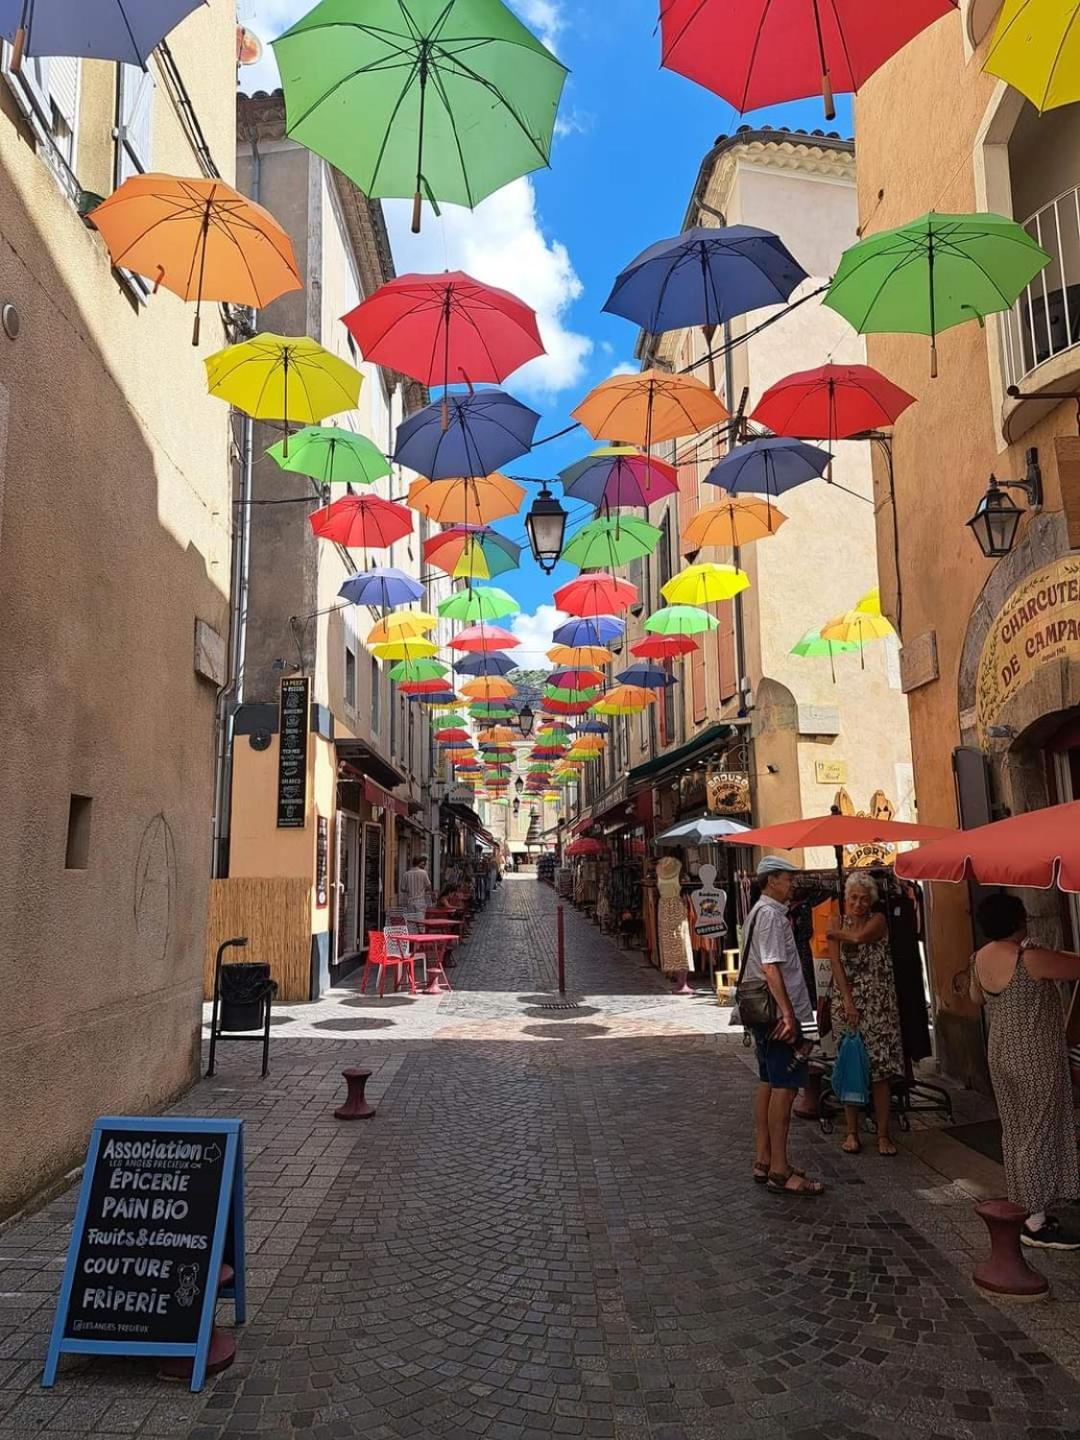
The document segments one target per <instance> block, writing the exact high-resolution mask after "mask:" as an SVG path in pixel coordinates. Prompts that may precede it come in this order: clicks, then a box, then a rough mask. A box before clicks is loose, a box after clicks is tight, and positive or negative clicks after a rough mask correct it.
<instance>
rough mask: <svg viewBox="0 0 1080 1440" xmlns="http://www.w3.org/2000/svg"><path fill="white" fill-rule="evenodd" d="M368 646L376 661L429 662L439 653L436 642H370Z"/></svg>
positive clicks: (417, 640) (416, 640)
mask: <svg viewBox="0 0 1080 1440" xmlns="http://www.w3.org/2000/svg"><path fill="white" fill-rule="evenodd" d="M368 644H369V646H370V649H371V653H372V654H373V655H374V656H375V658H376V660H427V659H429V658H430V657H431V656H432V655H437V654H438V653H439V647H438V645H436V644H435V642H434V640H422V639H415V640H381V641H378V642H373V641H371V640H369V641H368Z"/></svg>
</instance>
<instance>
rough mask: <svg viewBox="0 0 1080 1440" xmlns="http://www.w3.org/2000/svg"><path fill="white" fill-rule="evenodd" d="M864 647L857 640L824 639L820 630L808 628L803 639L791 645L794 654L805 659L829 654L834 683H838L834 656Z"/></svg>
mask: <svg viewBox="0 0 1080 1440" xmlns="http://www.w3.org/2000/svg"><path fill="white" fill-rule="evenodd" d="M861 648H862V647H861V646H860V645H859V643H858V641H857V640H824V639H822V635H821V631H820V630H808V631H807V632H806V634H805V635H804V636H803V637H802V639H801V640H800V641H799V642H798V643H797V644H795V645H793V646H792V647H791V653H792V655H799V656H802V657H803V658H804V659H817V658H819V657H822V656H826V655H827V656H828V658H829V669H830V670H831V672H832V678H833V684H834V685H835V684H836V665H835V662H834V657H835V656H836V655H843V654H845V653H846V652H848V651H850V650H860V649H861Z"/></svg>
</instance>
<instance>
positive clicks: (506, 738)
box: [476, 725, 521, 745]
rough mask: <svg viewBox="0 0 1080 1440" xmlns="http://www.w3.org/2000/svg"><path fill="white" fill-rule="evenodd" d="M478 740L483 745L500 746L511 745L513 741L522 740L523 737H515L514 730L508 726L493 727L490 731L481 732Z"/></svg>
mask: <svg viewBox="0 0 1080 1440" xmlns="http://www.w3.org/2000/svg"><path fill="white" fill-rule="evenodd" d="M476 738H477V740H478V741H479V742H480V744H481V745H483V744H485V743H486V742H490V743H492V744H495V745H499V744H502V743H506V744H509V743H510V742H511V741H513V740H520V739H521V736H520V735H515V734H514V732H513V730H511V729H510V728H509V727H508V726H506V725H493V726H492V727H491V729H490V730H481V731H480V734H479V735H477V737H476Z"/></svg>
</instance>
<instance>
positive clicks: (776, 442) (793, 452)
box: [705, 435, 832, 496]
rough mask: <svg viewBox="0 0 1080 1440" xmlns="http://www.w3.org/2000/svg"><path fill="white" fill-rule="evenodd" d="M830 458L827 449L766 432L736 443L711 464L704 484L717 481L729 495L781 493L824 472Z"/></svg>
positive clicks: (711, 483)
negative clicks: (744, 442)
mask: <svg viewBox="0 0 1080 1440" xmlns="http://www.w3.org/2000/svg"><path fill="white" fill-rule="evenodd" d="M831 460H832V456H831V455H830V454H829V452H828V450H819V449H818V447H817V446H816V445H807V444H806V443H805V442H804V441H802V440H791V439H789V438H788V437H786V436H783V435H770V436H769V437H768V438H767V439H765V440H751V441H750V443H749V444H748V445H739V446H737V447H736V448H735V449H734V450H732V451H731V452H730V453H729V454H727V455H725V456H724V458H723V459H722V460H721V461H720V462H719V464H717V465H714V466H713V468H712V469H711V470H710V471H709V473H708V475H706V476H705V483H706V485H719V486H720V488H721V489H722V490H726V491H727V492H728V494H730V495H744V494H751V495H772V496H776V495H782V494H783V493H784V491H785V490H794V488H795V486H796V485H803V484H805V483H806V481H807V480H817V479H820V477H821V476H822V475H824V473H825V470H826V468H827V466H828V464H829V462H830V461H831Z"/></svg>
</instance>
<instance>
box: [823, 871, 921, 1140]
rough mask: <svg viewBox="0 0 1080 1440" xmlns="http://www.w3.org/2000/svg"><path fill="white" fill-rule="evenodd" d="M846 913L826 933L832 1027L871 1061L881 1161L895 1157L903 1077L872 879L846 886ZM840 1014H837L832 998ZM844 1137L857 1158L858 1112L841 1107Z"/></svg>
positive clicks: (888, 960) (884, 931)
mask: <svg viewBox="0 0 1080 1440" xmlns="http://www.w3.org/2000/svg"><path fill="white" fill-rule="evenodd" d="M844 900H845V910H846V913H845V915H844V917H843V919H842V921H839V922H837V923H836V924H835V925H834V926H832V927H831V928H830V929H829V930H828V931H827V932H826V933H827V935H828V937H829V942H830V954H829V959H830V961H831V963H832V973H833V995H834V1000H833V1027H834V1029H835V1030H836V1031H837V1040H838V1042H839V1041H840V1040H842V1039H843V1038H844V1036H845V1035H850V1034H852V1033H853V1032H854V1031H856V1030H857V1031H858V1032H859V1034H860V1035H861V1036H862V1040H863V1044H864V1045H865V1046H866V1053H867V1054H868V1055H869V1057H870V1081H871V1090H872V1092H873V1099H874V1118H875V1120H876V1121H877V1148H878V1154H879V1155H895V1154H896V1146H895V1145H894V1144H893V1142H892V1139H891V1137H890V1135H889V1121H890V1107H891V1100H892V1092H891V1082H892V1080H893V1077H894V1076H897V1075H902V1074H903V1073H904V1051H903V1046H902V1045H901V1042H900V1011H899V1007H898V1006H897V1003H896V981H895V980H894V978H893V964H892V954H891V952H890V950H889V937H888V927H887V925H886V923H885V916H884V915H883V914H882V913H881V911H880V910H879V909H875V908H874V907H875V906H876V905H877V901H878V888H877V885H876V883H875V881H874V879H873V877H872V876H870V875H865V874H862V873H861V872H860V871H855V873H854V874H852V875H849V876H848V878H847V884H846V885H845V886H844ZM837 996H839V998H840V1001H841V1013H840V1015H837V1014H836V998H835V997H837ZM844 1115H845V1120H846V1128H847V1134H846V1136H845V1138H844V1143H843V1146H842V1149H843V1150H844V1152H845V1153H846V1154H848V1155H857V1154H858V1153H859V1151H860V1150H861V1149H862V1141H861V1140H860V1138H859V1107H858V1106H857V1105H845V1106H844Z"/></svg>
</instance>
